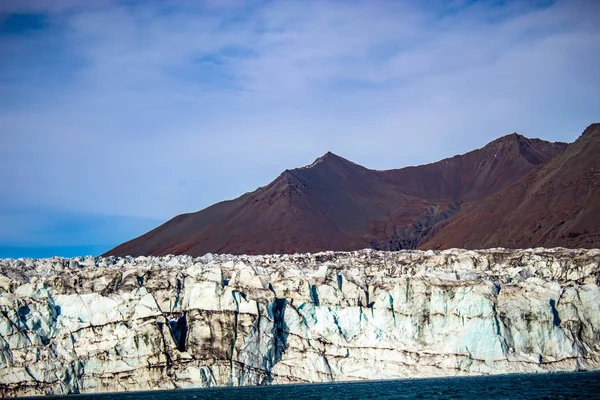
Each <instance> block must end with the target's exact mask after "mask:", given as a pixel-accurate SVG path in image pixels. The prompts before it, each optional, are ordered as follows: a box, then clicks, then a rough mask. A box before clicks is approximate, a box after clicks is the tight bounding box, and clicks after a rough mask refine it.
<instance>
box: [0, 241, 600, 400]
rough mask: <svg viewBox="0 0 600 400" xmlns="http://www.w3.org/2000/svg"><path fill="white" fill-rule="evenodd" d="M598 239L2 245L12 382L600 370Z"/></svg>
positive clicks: (175, 382)
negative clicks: (367, 246)
mask: <svg viewBox="0 0 600 400" xmlns="http://www.w3.org/2000/svg"><path fill="white" fill-rule="evenodd" d="M599 263H600V250H566V249H533V250H531V249H530V250H505V249H492V250H485V251H465V250H447V251H441V252H433V251H428V252H421V251H402V252H395V253H386V252H376V251H369V250H365V251H358V252H348V253H333V252H327V253H319V254H304V255H282V256H278V255H271V256H227V255H219V256H217V255H210V254H209V255H206V256H203V257H200V258H191V257H187V256H177V257H175V256H168V257H160V258H154V257H138V258H114V257H109V258H92V257H88V258H74V259H63V258H52V259H39V260H34V259H19V260H14V259H4V260H0V314H1V315H0V391H1V394H2V395H3V396H11V395H33V394H46V393H84V392H102V391H123V390H147V389H159V388H160V389H166V388H179V387H200V386H217V385H255V384H265V383H292V382H322V381H331V380H356V379H387V378H405V377H423V376H446V375H468V374H496V373H509V372H544V371H563V370H564V371H573V370H583V369H598V368H599V367H600V289H599V286H598V285H599V276H600V266H599Z"/></svg>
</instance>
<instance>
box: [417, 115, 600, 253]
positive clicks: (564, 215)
mask: <svg viewBox="0 0 600 400" xmlns="http://www.w3.org/2000/svg"><path fill="white" fill-rule="evenodd" d="M536 246H544V247H556V246H562V247H600V124H598V123H596V124H592V125H590V126H589V127H588V128H587V129H586V130H585V131H584V133H583V134H582V135H581V136H580V137H579V139H578V140H577V141H575V142H574V143H573V144H571V145H569V146H568V148H567V149H566V150H565V151H564V152H563V153H562V154H561V155H559V156H558V157H556V158H554V159H553V160H551V161H549V162H548V163H547V164H545V165H543V166H541V167H540V168H538V169H536V170H534V171H532V172H531V173H529V174H527V175H526V176H525V177H523V178H522V179H519V180H518V181H517V182H515V183H514V184H512V185H510V186H509V187H507V188H506V189H504V190H502V191H500V192H497V193H496V194H494V195H492V196H490V197H488V198H486V199H484V200H482V201H480V202H476V203H474V204H471V205H470V206H468V207H466V208H465V209H464V210H463V212H461V213H460V215H456V217H454V218H452V219H450V220H448V221H445V222H444V223H441V224H440V226H438V227H436V228H435V229H434V230H433V231H432V232H431V233H430V236H429V237H428V238H427V240H426V241H425V242H424V243H422V244H421V245H420V248H424V249H428V248H435V249H438V248H450V247H464V248H473V249H474V248H489V247H511V248H523V247H536Z"/></svg>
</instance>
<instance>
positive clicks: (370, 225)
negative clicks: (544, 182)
mask: <svg viewBox="0 0 600 400" xmlns="http://www.w3.org/2000/svg"><path fill="white" fill-rule="evenodd" d="M566 147H567V144H565V143H550V142H546V141H543V140H539V139H527V138H525V137H523V136H521V135H517V134H511V135H507V136H504V137H501V138H499V139H497V140H495V141H493V142H491V143H489V144H488V145H486V146H485V147H483V148H481V149H477V150H474V151H471V152H469V153H467V154H464V155H458V156H455V157H452V158H449V159H445V160H442V161H439V162H436V163H432V164H428V165H422V166H418V167H408V168H402V169H397V170H389V171H374V170H370V169H367V168H364V167H362V166H360V165H358V164H355V163H352V162H350V161H348V160H346V159H344V158H342V157H339V156H337V155H335V154H332V153H329V152H328V153H327V154H325V155H324V156H322V157H320V158H318V159H317V160H315V162H313V163H312V164H311V165H309V166H306V167H302V168H296V169H292V170H286V171H284V172H283V173H282V174H281V175H280V176H279V177H277V179H275V180H274V181H273V182H271V183H270V184H269V185H267V186H264V187H262V188H259V189H257V190H256V191H254V192H251V193H247V194H245V195H243V196H241V197H239V198H237V199H235V200H231V201H226V202H222V203H218V204H215V205H213V206H211V207H208V208H206V209H204V210H202V211H198V212H196V213H191V214H182V215H179V216H177V217H175V218H173V219H171V220H170V221H168V222H166V223H165V224H163V225H161V226H159V227H158V228H156V229H154V230H152V231H150V232H148V233H146V234H145V235H142V236H140V237H139V238H136V239H133V240H131V241H129V242H126V243H124V244H122V245H120V246H117V247H116V248H114V249H112V250H110V251H109V252H107V253H106V254H105V255H120V256H123V255H134V256H135V255H164V254H190V255H194V256H196V255H202V254H205V253H208V252H211V253H232V254H265V253H293V252H315V251H321V250H355V249H362V248H366V247H372V248H376V249H382V250H399V249H403V248H416V247H417V246H418V245H420V244H422V242H423V240H425V238H427V239H431V237H432V236H431V230H432V229H438V228H440V227H441V226H442V224H443V223H444V222H446V221H448V220H449V219H452V220H454V219H456V218H457V217H458V216H460V215H461V214H462V213H463V211H461V210H463V209H464V208H465V207H467V208H469V209H470V207H471V206H472V205H473V204H476V203H477V202H478V201H481V200H482V199H485V198H488V197H489V196H490V195H493V194H494V193H497V192H498V191H502V190H503V189H505V188H507V187H509V186H510V185H512V184H514V183H515V182H516V181H517V180H519V179H520V178H522V177H524V176H526V175H527V174H529V173H530V172H532V171H533V170H535V169H536V168H539V167H540V166H542V165H545V164H546V163H548V162H550V161H551V160H553V159H554V158H555V157H556V156H558V155H559V154H561V153H562V152H563V151H564V150H565V148H566ZM440 229H441V228H440ZM438 246H443V245H442V244H438Z"/></svg>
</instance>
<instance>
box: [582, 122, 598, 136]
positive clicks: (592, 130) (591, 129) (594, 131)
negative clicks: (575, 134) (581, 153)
mask: <svg viewBox="0 0 600 400" xmlns="http://www.w3.org/2000/svg"><path fill="white" fill-rule="evenodd" d="M593 134H600V122H594V123H593V124H590V126H588V127H587V128H585V130H584V131H583V133H582V134H581V136H591V135H593Z"/></svg>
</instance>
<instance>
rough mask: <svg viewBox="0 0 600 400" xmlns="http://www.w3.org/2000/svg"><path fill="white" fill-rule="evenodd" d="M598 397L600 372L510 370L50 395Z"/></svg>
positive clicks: (137, 399)
mask: <svg viewBox="0 0 600 400" xmlns="http://www.w3.org/2000/svg"><path fill="white" fill-rule="evenodd" d="M481 398H485V399H600V372H577V373H556V374H537V375H533V374H528V375H521V374H513V375H500V376H493V377H468V378H432V379H410V380H394V381H370V382H348V383H322V384H310V385H278V386H252V387H237V388H214V389H213V388H210V389H181V390H165V391H153V392H130V393H115V394H97V395H96V394H93V395H71V396H49V397H44V399H69V400H76V399H82V400H113V399H114V400H150V399H161V400H162V399H165V400H166V399H170V400H174V399H182V400H202V399H217V400H218V399H222V400H225V399H236V400H239V399H259V400H287V399H325V400H336V399H481Z"/></svg>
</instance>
